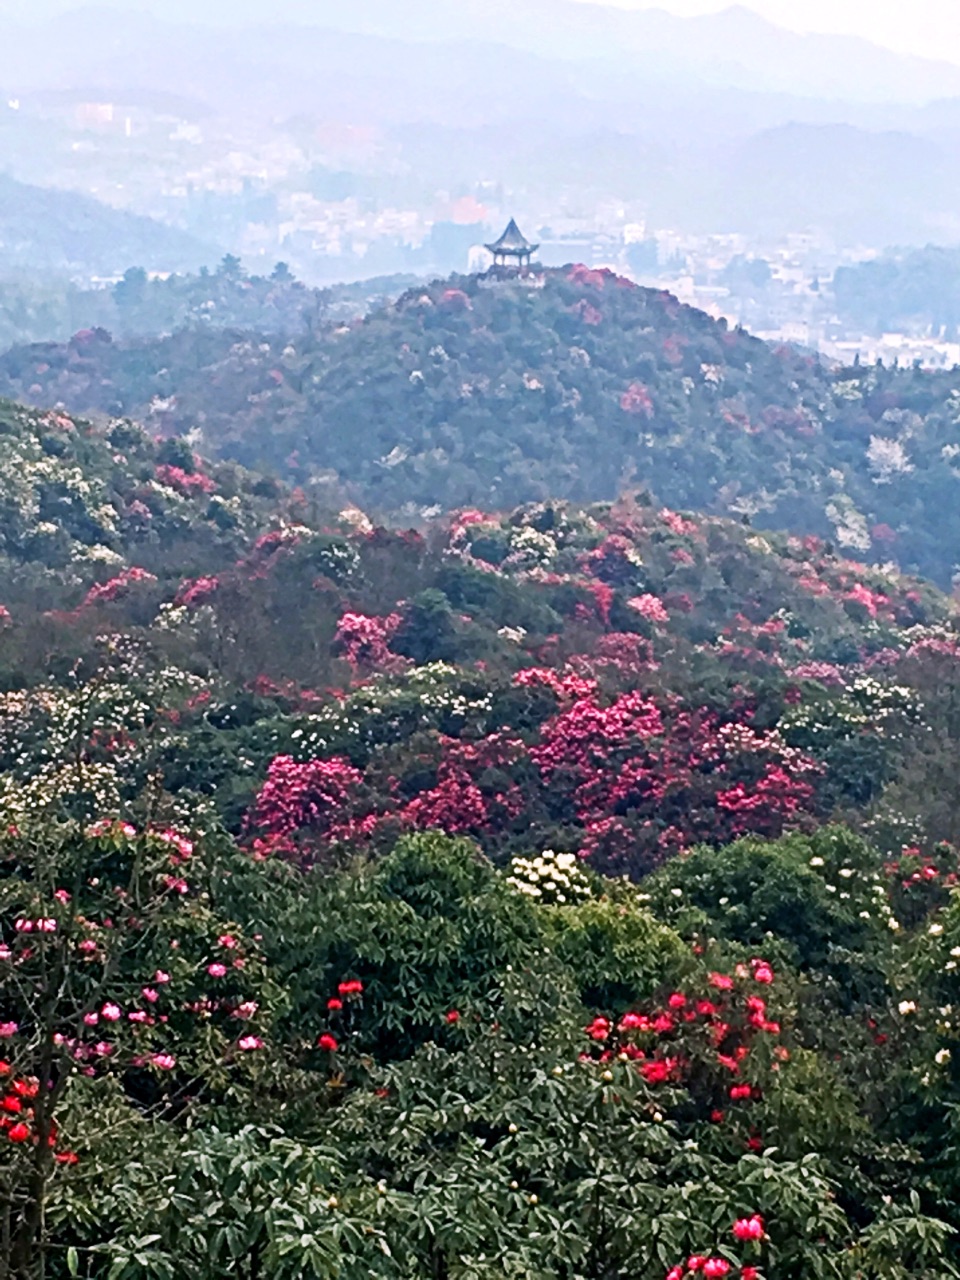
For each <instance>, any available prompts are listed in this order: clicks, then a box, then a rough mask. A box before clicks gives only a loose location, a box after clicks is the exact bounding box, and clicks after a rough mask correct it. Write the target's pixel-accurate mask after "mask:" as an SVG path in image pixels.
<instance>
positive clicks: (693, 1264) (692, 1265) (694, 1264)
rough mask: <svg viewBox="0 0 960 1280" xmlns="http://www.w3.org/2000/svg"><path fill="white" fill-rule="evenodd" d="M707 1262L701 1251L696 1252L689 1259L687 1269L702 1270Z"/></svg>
mask: <svg viewBox="0 0 960 1280" xmlns="http://www.w3.org/2000/svg"><path fill="white" fill-rule="evenodd" d="M705 1262H706V1258H704V1257H702V1256H701V1255H700V1254H699V1253H694V1254H692V1255H691V1256H690V1257H689V1258H688V1259H687V1270H688V1271H702V1270H703V1264H704V1263H705Z"/></svg>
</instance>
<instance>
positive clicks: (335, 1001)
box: [327, 996, 343, 1012]
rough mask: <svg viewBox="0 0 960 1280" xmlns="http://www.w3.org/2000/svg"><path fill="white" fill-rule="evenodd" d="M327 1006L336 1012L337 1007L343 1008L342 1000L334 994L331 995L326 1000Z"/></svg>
mask: <svg viewBox="0 0 960 1280" xmlns="http://www.w3.org/2000/svg"><path fill="white" fill-rule="evenodd" d="M327 1008H328V1009H330V1010H331V1011H333V1012H336V1011H337V1010H338V1009H342V1008H343V1001H342V1000H338V999H337V997H336V996H331V997H330V999H329V1000H328V1001H327Z"/></svg>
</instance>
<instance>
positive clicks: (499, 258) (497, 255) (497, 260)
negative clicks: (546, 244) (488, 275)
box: [483, 218, 540, 271]
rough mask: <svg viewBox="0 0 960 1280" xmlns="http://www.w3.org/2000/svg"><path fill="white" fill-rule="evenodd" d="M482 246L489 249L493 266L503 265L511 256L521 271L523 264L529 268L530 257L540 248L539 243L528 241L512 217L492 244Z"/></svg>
mask: <svg viewBox="0 0 960 1280" xmlns="http://www.w3.org/2000/svg"><path fill="white" fill-rule="evenodd" d="M483 247H484V248H485V249H489V251H490V252H491V253H492V254H493V265H494V266H495V267H499V266H503V267H505V266H506V265H507V259H508V258H513V259H515V260H516V264H517V268H518V269H519V270H521V271H522V270H523V268H524V266H526V267H527V269H528V270H529V267H530V259H531V257H532V256H533V254H534V253H536V251H537V250H538V249H539V248H540V246H539V244H531V243H530V241H529V240H528V239H527V237H526V236H525V235H524V234H523V232H522V231H521V230H520V228H519V227H518V226H517V224H516V223H515V222H514V220H513V218H511V219H510V221H509V222H508V223H507V229H506V231H504V233H503V235H502V236H501V237H500V239H499V240H495V241H494V242H493V244H485V245H484V246H483ZM524 260H526V261H524Z"/></svg>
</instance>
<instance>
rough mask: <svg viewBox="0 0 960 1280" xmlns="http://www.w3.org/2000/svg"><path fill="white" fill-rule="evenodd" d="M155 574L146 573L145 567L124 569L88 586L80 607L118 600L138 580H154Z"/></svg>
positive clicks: (84, 607)
mask: <svg viewBox="0 0 960 1280" xmlns="http://www.w3.org/2000/svg"><path fill="white" fill-rule="evenodd" d="M156 580H157V579H156V575H155V574H152V573H148V572H147V570H146V569H138V568H136V566H133V567H131V568H129V569H124V570H123V571H122V572H121V573H118V574H117V576H116V577H115V578H111V579H110V581H109V582H99V583H96V584H95V585H94V586H92V587H91V588H90V590H89V591H88V592H87V594H86V595H85V596H84V599H83V604H81V606H80V608H81V609H88V608H89V607H90V606H91V605H95V604H106V603H108V602H109V601H111V600H119V599H120V598H121V597H122V596H125V595H127V594H128V592H129V590H130V588H131V587H132V586H135V585H136V584H137V583H139V582H156Z"/></svg>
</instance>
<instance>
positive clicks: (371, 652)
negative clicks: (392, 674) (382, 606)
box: [334, 612, 406, 671]
mask: <svg viewBox="0 0 960 1280" xmlns="http://www.w3.org/2000/svg"><path fill="white" fill-rule="evenodd" d="M400 622H401V618H400V615H399V613H391V614H389V615H388V616H387V617H386V618H377V617H372V616H371V615H369V614H365V613H352V612H351V613H345V614H344V615H343V617H342V618H341V619H340V621H339V622H338V623H337V631H336V635H335V636H334V645H335V647H336V648H337V649H338V650H339V652H340V653H342V654H343V656H344V657H345V658H346V660H347V661H348V662H349V663H350V665H351V666H352V667H353V668H354V670H355V671H373V670H379V671H398V670H402V669H403V667H404V666H405V665H406V662H405V660H404V659H403V658H401V657H398V655H397V654H395V653H391V651H390V640H391V639H392V637H393V636H394V634H395V633H396V630H397V628H398V627H399V626H400Z"/></svg>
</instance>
